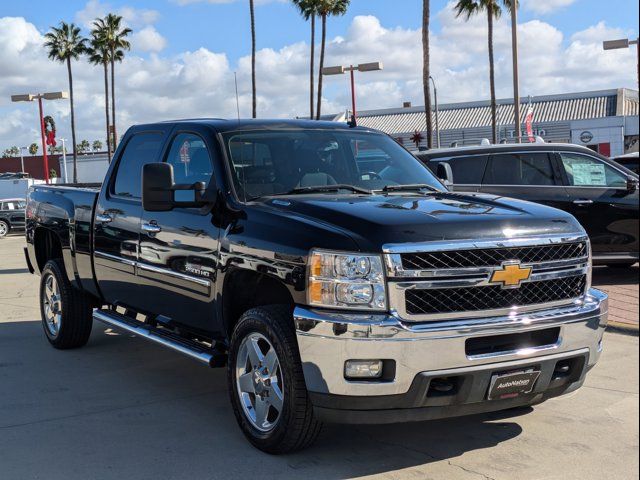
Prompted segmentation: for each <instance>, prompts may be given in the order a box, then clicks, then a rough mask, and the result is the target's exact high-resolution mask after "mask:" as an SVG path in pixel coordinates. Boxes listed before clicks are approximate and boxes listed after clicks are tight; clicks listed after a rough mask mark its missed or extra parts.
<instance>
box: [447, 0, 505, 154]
mask: <svg viewBox="0 0 640 480" xmlns="http://www.w3.org/2000/svg"><path fill="white" fill-rule="evenodd" d="M514 1H517V0H502V3H504V5H505V6H506V7H507V8H509V9H511V5H512V4H513V2H514ZM516 6H517V4H516ZM516 8H517V7H516ZM455 10H456V16H458V17H459V16H461V15H464V16H465V17H466V20H469V19H470V18H471V17H472V16H473V15H476V14H479V13H483V12H486V14H487V26H488V45H489V87H490V89H491V130H492V135H493V143H498V122H497V106H496V82H495V66H494V60H493V21H494V20H496V19H498V18H500V15H501V14H502V8H501V7H500V5H499V4H498V0H458V2H457V3H456V6H455Z"/></svg>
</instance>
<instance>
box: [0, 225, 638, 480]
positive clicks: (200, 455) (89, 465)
mask: <svg viewBox="0 0 640 480" xmlns="http://www.w3.org/2000/svg"><path fill="white" fill-rule="evenodd" d="M23 242H24V240H23V239H22V237H19V236H12V237H8V238H5V239H3V240H0V479H2V480H27V479H44V480H56V479H61V480H62V479H64V480H75V479H78V480H80V479H82V480H86V479H97V480H101V479H105V480H106V479H118V480H120V479H128V478H132V479H136V480H145V479H154V480H160V479H193V480H200V479H235V478H242V479H244V478H259V479H260V480H267V479H302V478H304V479H305V480H313V479H350V478H358V479H362V478H365V479H369V478H384V479H447V480H449V479H452V480H456V479H486V480H488V479H496V480H498V479H500V480H502V479H504V480H507V479H508V480H517V479H526V480H532V479H561V480H571V479H580V480H585V479H616V480H618V479H621V480H624V479H634V478H638V446H639V435H638V337H637V336H633V335H622V334H619V333H607V334H606V335H605V351H604V353H603V356H602V359H601V361H600V363H599V364H598V365H597V366H596V367H595V368H594V370H593V371H592V372H591V373H590V375H589V377H588V379H587V382H586V385H585V386H584V387H583V388H582V389H580V390H579V391H577V392H574V393H572V394H570V395H568V396H565V397H560V398H557V399H552V400H550V401H548V402H546V403H544V404H542V405H539V406H536V407H535V408H533V409H526V410H519V411H515V412H513V411H512V412H505V413H496V414H487V415H477V416H472V417H465V418H458V419H450V420H440V421H433V422H423V423H412V424H401V425H385V426H356V427H354V426H344V425H328V426H326V427H325V429H324V430H323V433H322V434H321V436H320V438H319V440H318V442H317V443H316V444H315V446H313V447H312V448H310V449H309V450H306V451H304V452H300V453H297V454H294V455H288V456H279V457H274V456H269V455H266V454H264V453H262V452H260V451H258V450H256V449H254V448H253V447H251V446H250V445H249V443H248V442H247V441H246V440H245V439H244V437H243V436H242V433H241V432H240V430H239V429H238V428H237V426H236V423H235V419H234V417H233V413H232V411H231V407H230V405H229V401H228V393H227V387H226V383H225V372H224V370H223V369H217V370H211V369H207V368H205V367H202V366H200V365H199V364H196V363H195V362H193V361H191V360H189V359H186V358H183V357H181V356H179V355H178V354H175V353H173V352H170V351H167V350H163V349H162V348H160V347H157V346H155V345H150V344H148V343H146V342H144V341H143V340H140V339H136V338H133V337H130V336H128V335H123V334H119V333H117V332H114V331H111V330H109V329H107V328H106V327H105V326H104V325H101V324H97V323H96V324H95V325H94V331H93V334H92V337H91V340H90V341H89V344H88V345H87V346H86V347H84V348H82V349H79V350H72V351H56V350H54V349H53V348H51V347H50V346H49V345H48V343H47V341H46V340H45V337H44V334H43V332H42V328H41V325H40V312H39V307H38V299H37V289H38V281H39V278H38V277H36V276H32V275H30V274H29V273H28V272H27V270H26V267H25V264H24V259H23V256H22V246H23V244H24V243H23ZM635 275H636V278H637V273H636V274H635ZM632 285H633V284H632ZM635 289H636V290H635V291H636V292H637V283H636V286H635ZM635 298H636V300H635V301H636V305H637V293H636V297H635ZM635 318H636V322H637V310H636V317H635Z"/></svg>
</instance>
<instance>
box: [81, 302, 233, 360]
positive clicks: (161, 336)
mask: <svg viewBox="0 0 640 480" xmlns="http://www.w3.org/2000/svg"><path fill="white" fill-rule="evenodd" d="M93 318H94V320H98V321H100V322H102V323H106V324H107V325H109V326H112V327H115V328H117V329H119V330H124V331H125V332H127V333H131V334H133V335H135V336H137V337H141V338H144V339H145V340H149V341H151V342H153V343H156V344H158V345H162V346H163V347H167V348H170V349H171V350H173V351H175V352H178V353H182V354H183V355H186V356H187V357H190V358H192V359H194V360H197V361H199V362H201V363H204V364H206V365H209V366H210V367H223V366H224V365H225V363H226V355H225V354H224V353H222V352H219V351H217V350H216V349H214V348H211V347H208V346H207V345H205V344H203V343H200V342H197V341H195V340H190V339H187V338H183V337H181V336H180V335H177V334H175V333H173V332H171V331H169V330H165V329H163V328H157V327H153V326H151V325H147V324H145V323H142V322H139V321H137V320H134V319H132V318H130V317H127V316H125V315H121V314H119V313H117V312H115V311H112V310H94V312H93Z"/></svg>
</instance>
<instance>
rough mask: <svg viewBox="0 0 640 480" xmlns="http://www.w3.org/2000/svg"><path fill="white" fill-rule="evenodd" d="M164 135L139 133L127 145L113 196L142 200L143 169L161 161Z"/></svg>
mask: <svg viewBox="0 0 640 480" xmlns="http://www.w3.org/2000/svg"><path fill="white" fill-rule="evenodd" d="M161 148H162V134H161V133H156V132H149V133H137V134H135V135H134V136H133V137H132V138H131V139H130V140H129V142H127V145H126V146H125V147H124V152H123V153H122V157H121V158H120V162H119V163H118V170H117V172H116V179H115V182H114V185H113V192H112V193H113V194H114V195H119V196H122V197H130V198H140V197H141V190H142V167H143V166H144V165H146V164H147V163H153V162H158V161H160V159H159V156H160V149H161Z"/></svg>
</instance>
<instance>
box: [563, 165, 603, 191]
mask: <svg viewBox="0 0 640 480" xmlns="http://www.w3.org/2000/svg"><path fill="white" fill-rule="evenodd" d="M571 173H572V175H573V184H574V185H576V186H578V185H602V186H606V185H607V177H606V172H605V168H604V165H602V164H598V163H574V164H573V165H571Z"/></svg>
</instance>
